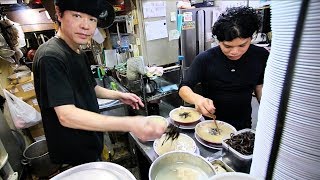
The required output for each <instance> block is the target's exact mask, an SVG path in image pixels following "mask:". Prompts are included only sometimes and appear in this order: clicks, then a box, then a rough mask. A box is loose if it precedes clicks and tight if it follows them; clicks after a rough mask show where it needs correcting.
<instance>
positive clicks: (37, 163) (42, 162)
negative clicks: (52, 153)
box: [22, 139, 60, 177]
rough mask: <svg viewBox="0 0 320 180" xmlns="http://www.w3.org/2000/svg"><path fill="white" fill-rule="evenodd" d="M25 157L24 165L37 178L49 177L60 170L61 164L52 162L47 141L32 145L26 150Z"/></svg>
mask: <svg viewBox="0 0 320 180" xmlns="http://www.w3.org/2000/svg"><path fill="white" fill-rule="evenodd" d="M23 157H24V159H23V160H22V163H23V164H24V165H26V166H27V167H28V170H29V171H30V172H31V174H33V175H35V176H37V177H48V176H50V175H52V174H53V173H55V172H56V171H57V170H58V169H59V168H60V165H59V164H53V163H52V162H51V160H50V158H49V152H48V147H47V141H46V140H45V139H43V140H40V141H36V142H34V143H32V144H30V145H29V146H28V147H27V148H26V149H25V150H24V152H23Z"/></svg>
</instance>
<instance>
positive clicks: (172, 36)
mask: <svg viewBox="0 0 320 180" xmlns="http://www.w3.org/2000/svg"><path fill="white" fill-rule="evenodd" d="M179 37H180V32H179V31H178V30H176V29H173V30H170V31H169V41H172V40H175V39H179Z"/></svg>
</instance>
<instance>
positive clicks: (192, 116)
mask: <svg viewBox="0 0 320 180" xmlns="http://www.w3.org/2000/svg"><path fill="white" fill-rule="evenodd" d="M169 116H170V118H171V120H172V121H173V122H174V123H176V124H181V125H191V124H194V123H198V122H199V121H200V118H201V117H202V115H201V113H199V112H198V111H197V110H196V109H195V108H191V107H183V106H181V107H179V108H175V109H173V110H171V111H170V113H169Z"/></svg>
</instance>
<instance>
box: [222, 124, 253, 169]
mask: <svg viewBox="0 0 320 180" xmlns="http://www.w3.org/2000/svg"><path fill="white" fill-rule="evenodd" d="M247 132H251V133H253V134H255V131H254V130H252V129H242V130H240V131H237V132H236V133H235V134H234V136H236V135H240V134H244V133H247ZM228 139H230V138H225V139H223V140H222V147H223V152H224V153H225V155H224V157H223V159H226V160H228V161H229V162H230V163H231V164H232V167H234V169H235V170H236V171H240V172H245V173H249V172H250V167H251V162H252V155H253V153H252V154H249V155H245V154H242V153H240V152H239V151H237V150H236V149H234V148H233V147H231V146H230V145H228V144H227V143H226V141H227V140H228ZM251 141H253V142H254V138H253V139H252V140H251Z"/></svg>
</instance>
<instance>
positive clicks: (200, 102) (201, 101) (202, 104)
mask: <svg viewBox="0 0 320 180" xmlns="http://www.w3.org/2000/svg"><path fill="white" fill-rule="evenodd" d="M194 105H195V108H196V110H197V111H198V112H200V113H201V114H203V115H205V116H208V117H211V116H212V114H214V113H215V111H216V108H215V107H214V105H213V101H212V100H211V99H208V98H205V97H202V96H200V97H198V98H197V99H196V100H195V104H194Z"/></svg>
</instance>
